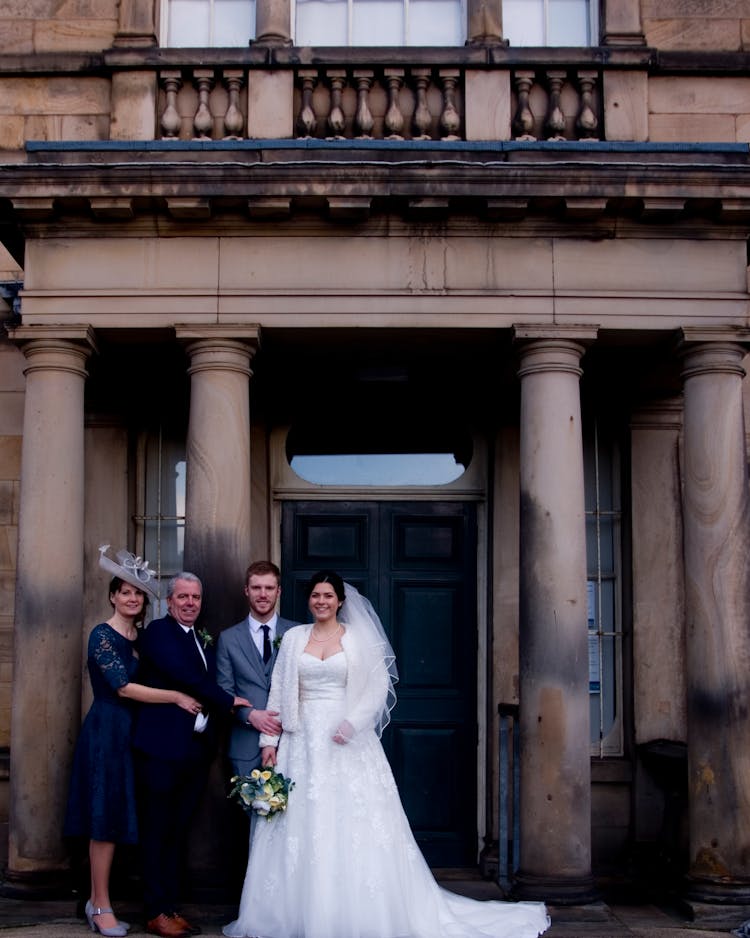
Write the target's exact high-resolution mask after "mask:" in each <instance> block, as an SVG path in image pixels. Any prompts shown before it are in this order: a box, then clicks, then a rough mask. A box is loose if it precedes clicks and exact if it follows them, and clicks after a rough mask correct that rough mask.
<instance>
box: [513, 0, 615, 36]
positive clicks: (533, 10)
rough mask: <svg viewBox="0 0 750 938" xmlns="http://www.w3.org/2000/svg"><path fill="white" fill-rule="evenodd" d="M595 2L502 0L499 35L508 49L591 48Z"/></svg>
mask: <svg viewBox="0 0 750 938" xmlns="http://www.w3.org/2000/svg"><path fill="white" fill-rule="evenodd" d="M597 14H598V9H597V3H596V0H503V36H504V38H505V39H507V40H508V42H509V43H510V44H511V46H595V45H598V43H599V23H598V15H597Z"/></svg>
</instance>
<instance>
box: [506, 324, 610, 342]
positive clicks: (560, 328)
mask: <svg viewBox="0 0 750 938" xmlns="http://www.w3.org/2000/svg"><path fill="white" fill-rule="evenodd" d="M512 333H513V341H514V342H516V343H520V342H522V341H524V340H532V339H570V340H571V341H572V342H580V343H584V344H588V345H590V344H591V343H592V342H594V341H595V340H596V338H597V336H598V335H599V326H598V325H593V326H589V325H587V324H586V323H571V324H570V325H558V324H556V323H546V322H539V323H537V322H530V323H514V324H513V327H512Z"/></svg>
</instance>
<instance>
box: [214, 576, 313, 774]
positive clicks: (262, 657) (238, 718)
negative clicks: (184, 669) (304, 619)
mask: <svg viewBox="0 0 750 938" xmlns="http://www.w3.org/2000/svg"><path fill="white" fill-rule="evenodd" d="M280 580H281V571H280V570H279V568H278V567H277V566H276V564H275V563H271V562H270V561H268V560H257V561H255V563H251V564H250V566H249V567H248V568H247V572H246V573H245V596H246V597H247V602H248V606H249V610H250V611H249V615H248V616H247V618H245V619H243V620H242V622H238V623H237V625H233V626H232V627H231V628H228V629H225V630H224V631H223V632H222V633H221V635H219V643H218V645H217V649H216V673H217V680H218V683H219V686H220V687H221V688H223V690H225V691H226V692H227V694H231V695H232V696H233V697H234V696H239V697H246V698H247V699H248V700H249V701H250V703H251V704H252V707H239V708H238V709H237V710H236V711H235V714H234V717H233V719H232V730H231V735H230V738H229V758H230V760H231V763H232V769H233V771H234V774H235V775H249V774H250V772H251V771H252V770H253V769H256V768H258V766H259V765H260V747H259V745H258V737H259V735H260V733H268V734H269V735H271V736H278V734H279V733H280V732H281V724H280V723H279V720H278V713H276V712H274V711H271V710H266V702H267V700H268V691H269V690H270V688H271V672H272V671H273V666H274V664H275V662H276V653H277V649H278V646H279V644H280V641H281V638H282V636H283V635H284V633H285V632H286V631H287V629H290V628H291V627H292V626H293V625H296V624H297V623H296V622H290V621H289V620H288V619H282V618H280V616H279V615H278V614H277V612H276V605H277V603H278V601H279V596H280V595H281V585H280Z"/></svg>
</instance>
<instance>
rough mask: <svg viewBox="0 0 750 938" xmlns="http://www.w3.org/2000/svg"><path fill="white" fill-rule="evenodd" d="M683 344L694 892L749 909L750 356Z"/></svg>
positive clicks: (718, 346) (729, 344)
mask: <svg viewBox="0 0 750 938" xmlns="http://www.w3.org/2000/svg"><path fill="white" fill-rule="evenodd" d="M683 338H684V339H685V344H684V346H683V371H682V377H683V381H684V395H685V412H684V486H683V512H684V520H683V525H684V557H685V606H686V632H687V698H688V704H687V707H688V782H689V785H688V803H689V818H690V871H689V875H688V887H687V893H688V897H689V898H690V899H694V900H697V901H698V902H714V903H722V904H728V903H734V904H737V905H745V906H747V905H748V904H750V783H749V781H748V780H750V745H748V738H749V737H750V505H749V504H748V471H747V455H746V452H745V423H744V417H743V404H742V378H743V376H744V370H743V368H742V359H743V357H744V354H745V349H744V348H743V346H742V345H740V343H739V342H738V341H736V339H737V338H738V336H737V335H736V334H735V335H731V336H728V337H727V338H726V339H724V340H723V341H722V338H723V337H720V336H706V335H702V334H701V333H700V332H699V331H695V330H687V329H686V330H683ZM704 338H714V339H715V341H701V340H702V339H704ZM691 340H692V341H691ZM741 917H744V918H747V917H748V916H747V913H745V914H744V915H743V916H741ZM737 920H738V921H739V920H740V919H737Z"/></svg>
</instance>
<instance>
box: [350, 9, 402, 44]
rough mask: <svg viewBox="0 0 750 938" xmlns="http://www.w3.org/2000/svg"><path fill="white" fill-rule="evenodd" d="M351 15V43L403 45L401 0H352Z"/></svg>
mask: <svg viewBox="0 0 750 938" xmlns="http://www.w3.org/2000/svg"><path fill="white" fill-rule="evenodd" d="M353 17H354V21H353V23H352V45H354V46H402V45H404V42H405V38H406V37H405V31H404V6H403V3H402V0H354V12H353Z"/></svg>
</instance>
